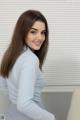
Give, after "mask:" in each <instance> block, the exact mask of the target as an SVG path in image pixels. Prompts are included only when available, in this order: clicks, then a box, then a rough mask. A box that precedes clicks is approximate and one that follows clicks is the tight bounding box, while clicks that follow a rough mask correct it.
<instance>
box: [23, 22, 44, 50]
mask: <svg viewBox="0 0 80 120" xmlns="http://www.w3.org/2000/svg"><path fill="white" fill-rule="evenodd" d="M45 32H46V27H45V23H44V22H41V21H36V22H35V23H34V24H33V26H32V27H31V29H30V30H29V32H28V34H27V36H26V38H25V42H26V44H27V45H28V46H29V47H30V48H31V49H32V50H39V49H40V47H41V45H42V44H43V42H44V40H45Z"/></svg>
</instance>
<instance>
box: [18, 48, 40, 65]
mask: <svg viewBox="0 0 80 120" xmlns="http://www.w3.org/2000/svg"><path fill="white" fill-rule="evenodd" d="M16 62H17V63H18V64H21V65H23V64H29V63H35V62H36V63H38V64H39V59H38V57H37V56H36V55H35V53H33V52H32V50H31V49H30V48H28V47H27V48H24V49H23V52H22V53H21V55H20V56H19V57H18V59H17V61H16Z"/></svg>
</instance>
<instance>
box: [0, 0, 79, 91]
mask: <svg viewBox="0 0 80 120" xmlns="http://www.w3.org/2000/svg"><path fill="white" fill-rule="evenodd" d="M28 9H37V10H40V11H41V12H42V13H43V14H44V15H45V16H46V18H47V20H48V23H49V31H50V37H49V41H50V46H49V51H48V55H47V60H46V62H45V64H44V68H43V70H44V76H45V79H46V80H47V88H49V90H52V89H59V90H61V89H62V88H63V89H62V90H64V89H65V90H69V89H70V90H72V89H74V87H76V86H78V85H80V1H79V0H34V1H33V0H13V1H11V0H6V1H5V0H2V1H1V0H0V61H1V58H2V55H3V53H4V51H5V50H6V48H7V46H8V45H9V43H10V40H11V36H12V33H13V29H14V26H15V23H16V21H17V19H18V17H19V15H20V14H21V13H22V12H23V11H25V10H28Z"/></svg>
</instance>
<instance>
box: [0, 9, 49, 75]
mask: <svg viewBox="0 0 80 120" xmlns="http://www.w3.org/2000/svg"><path fill="white" fill-rule="evenodd" d="M36 21H42V22H44V23H45V27H46V33H45V41H44V42H43V44H42V46H41V48H40V49H39V50H36V51H34V53H35V54H36V55H37V57H38V58H39V61H40V65H39V66H40V69H42V65H43V62H44V59H45V58H46V53H47V50H48V33H49V32H48V24H47V20H46V18H45V17H44V16H43V14H42V13H41V12H40V11H37V10H28V11H25V12H24V13H22V14H21V16H20V17H19V19H18V20H17V23H16V26H15V29H14V33H13V36H12V41H11V43H10V45H9V47H8V49H7V50H6V51H5V53H4V56H3V59H2V62H1V68H0V74H1V75H2V76H3V77H8V75H9V71H10V70H11V69H12V67H13V65H14V63H15V61H16V60H17V58H18V57H19V55H20V54H21V52H22V50H23V47H24V45H26V44H25V36H26V35H27V34H28V32H29V30H30V28H31V27H32V25H33V24H34V22H36ZM26 46H27V45H26Z"/></svg>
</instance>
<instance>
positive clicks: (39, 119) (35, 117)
mask: <svg viewBox="0 0 80 120" xmlns="http://www.w3.org/2000/svg"><path fill="white" fill-rule="evenodd" d="M26 62H27V63H24V64H23V65H22V70H21V73H20V75H19V88H18V98H17V109H18V110H19V111H20V112H22V113H24V114H25V115H26V116H28V117H29V118H30V119H32V120H55V117H54V115H53V114H52V113H50V112H48V111H46V110H45V109H42V108H41V107H39V106H38V105H37V104H36V103H35V102H34V101H33V95H34V88H35V82H36V73H37V68H38V62H37V61H36V60H34V59H32V60H28V61H26Z"/></svg>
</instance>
